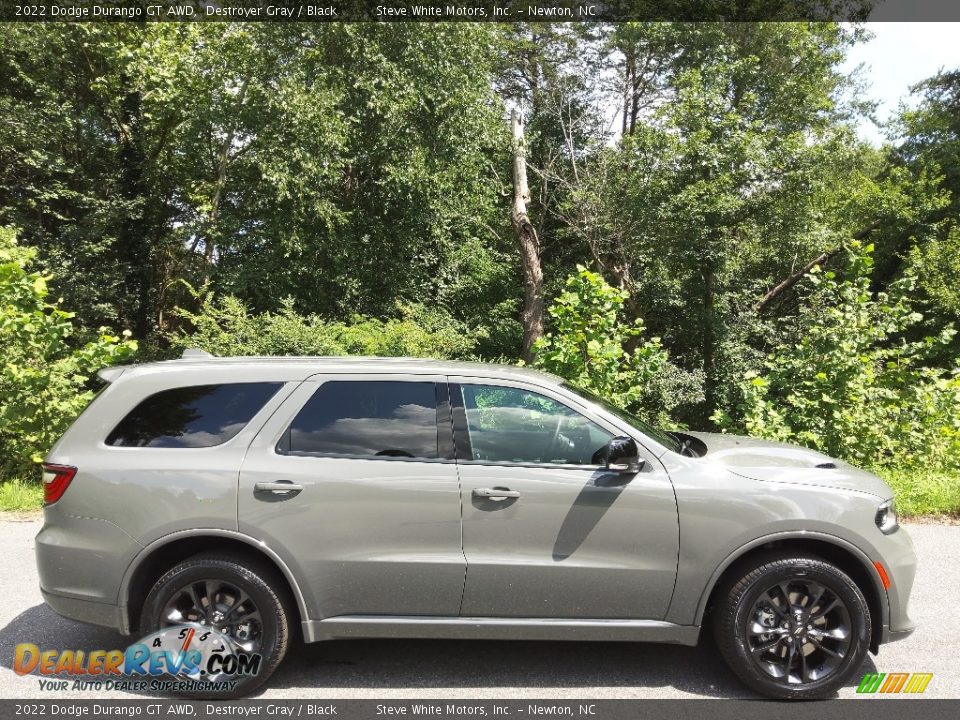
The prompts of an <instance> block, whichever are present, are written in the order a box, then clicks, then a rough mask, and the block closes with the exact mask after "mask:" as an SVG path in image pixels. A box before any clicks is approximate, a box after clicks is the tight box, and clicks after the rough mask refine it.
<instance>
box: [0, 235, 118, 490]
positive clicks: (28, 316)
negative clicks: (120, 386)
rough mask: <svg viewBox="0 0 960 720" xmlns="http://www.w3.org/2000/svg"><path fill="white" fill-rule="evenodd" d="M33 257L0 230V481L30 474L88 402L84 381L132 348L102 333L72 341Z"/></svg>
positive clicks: (69, 316)
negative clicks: (0, 354)
mask: <svg viewBox="0 0 960 720" xmlns="http://www.w3.org/2000/svg"><path fill="white" fill-rule="evenodd" d="M33 254H34V253H33V251H32V250H28V249H24V248H21V247H19V246H18V245H17V244H16V239H15V237H14V233H13V231H12V230H10V229H4V228H0V310H2V314H0V347H3V349H4V363H3V367H2V369H0V457H2V460H0V475H3V476H9V475H10V474H22V475H27V474H28V473H29V472H30V470H31V469H32V467H33V466H34V465H35V464H36V463H38V462H40V461H41V460H42V459H43V456H44V455H45V454H46V452H47V450H49V449H50V446H51V445H52V444H53V443H54V442H55V441H56V439H57V438H58V437H59V436H60V435H61V434H62V433H63V431H64V430H66V428H67V426H68V425H69V424H70V423H71V422H72V421H73V419H74V418H75V417H76V416H77V415H78V414H79V413H80V411H81V410H83V408H84V407H86V405H87V403H89V402H90V400H91V398H92V397H93V391H92V390H91V389H90V385H89V380H90V378H91V376H92V375H93V373H95V372H96V371H97V370H99V369H100V368H102V367H103V366H105V365H110V364H113V363H117V362H121V361H123V360H126V359H128V358H129V357H131V356H132V354H133V352H134V351H135V350H136V348H137V344H136V342H135V341H133V340H128V339H126V338H127V336H129V334H130V333H129V332H125V333H124V334H123V338H121V337H117V336H115V335H111V334H110V332H109V331H108V330H107V329H106V328H100V330H99V331H98V334H97V337H96V338H95V339H93V340H90V341H89V342H86V343H82V342H77V338H75V337H74V333H75V328H74V322H73V317H74V316H73V313H70V312H67V311H65V310H63V309H61V307H60V301H57V302H53V303H51V302H49V301H48V300H47V295H48V289H47V285H48V282H49V281H50V278H49V276H46V275H42V274H41V273H38V272H31V271H30V270H29V269H28V268H29V265H30V263H31V261H32V260H33Z"/></svg>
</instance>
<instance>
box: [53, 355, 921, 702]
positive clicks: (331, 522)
mask: <svg viewBox="0 0 960 720" xmlns="http://www.w3.org/2000/svg"><path fill="white" fill-rule="evenodd" d="M100 375H101V377H102V378H103V379H104V380H105V381H107V383H108V385H107V386H106V387H105V389H104V390H103V391H102V392H101V393H100V394H99V395H98V396H97V398H96V399H95V400H94V402H93V403H92V404H91V405H90V406H89V407H88V408H87V409H86V411H85V412H84V413H83V414H82V415H81V417H80V418H79V419H78V420H77V421H76V422H75V423H74V425H73V426H72V427H71V428H70V430H69V431H67V433H66V434H65V435H64V437H63V438H62V439H61V440H60V441H59V442H58V443H57V445H56V446H55V447H54V448H53V449H52V450H51V452H50V455H49V456H48V458H47V461H46V463H45V465H44V482H45V491H46V506H45V509H44V525H43V529H42V530H41V531H40V533H39V535H38V536H37V541H36V548H37V563H38V566H39V571H40V584H41V588H42V591H43V595H44V598H45V599H46V602H47V603H48V604H49V605H50V606H51V607H52V608H53V609H54V610H56V611H57V612H58V613H60V614H61V615H64V616H66V617H69V618H74V619H76V620H82V621H85V622H90V623H96V624H100V625H107V626H111V627H116V628H118V629H119V630H120V631H121V632H122V633H124V634H134V633H136V634H140V635H143V634H146V633H148V632H153V631H156V630H159V629H162V628H164V627H168V626H176V625H183V624H186V625H193V626H195V627H215V628H216V629H218V630H219V631H220V632H222V633H223V634H225V635H227V636H229V637H230V638H232V639H233V640H234V641H235V642H236V643H237V644H238V645H239V646H240V647H242V648H244V649H245V650H247V651H249V652H256V653H259V654H260V655H261V656H262V659H263V661H264V662H263V665H262V666H261V670H260V673H259V675H257V676H256V677H254V678H249V679H247V680H244V681H242V682H241V683H240V685H239V686H238V687H237V688H236V690H235V692H234V693H233V694H234V695H243V694H246V693H249V692H251V691H253V690H254V688H255V687H257V686H258V685H259V684H261V683H262V682H263V681H265V680H266V679H267V678H268V677H269V676H270V674H271V673H272V672H273V671H274V670H275V669H276V667H277V666H278V664H279V663H280V662H281V660H282V659H283V656H284V653H285V651H286V648H287V646H288V644H289V642H290V641H291V640H292V639H293V638H294V637H295V636H296V637H300V636H302V638H303V640H305V641H306V642H314V641H320V640H326V639H332V638H366V637H391V638H455V639H471V638H482V639H542V640H619V641H651V642H666V643H680V644H683V645H696V644H697V643H698V640H699V638H700V635H701V627H702V626H703V624H704V622H705V620H706V619H707V618H708V617H709V618H710V620H711V623H710V625H711V626H712V628H713V631H714V633H715V639H716V642H717V643H718V645H719V648H720V650H721V652H722V654H723V656H724V658H725V659H726V661H727V663H728V664H729V665H730V667H731V668H732V670H733V671H734V672H735V673H736V674H737V676H739V677H740V679H741V680H742V681H743V682H745V683H746V684H747V685H748V686H749V687H751V688H753V689H754V690H755V691H756V692H758V693H760V694H762V695H765V696H768V697H775V698H797V699H800V698H812V697H822V696H825V695H829V694H830V693H832V692H834V691H835V690H836V689H837V688H839V687H840V686H841V685H843V684H844V683H846V682H848V681H849V680H850V679H851V677H852V676H853V675H854V673H856V672H857V670H859V669H860V666H861V664H862V663H863V661H864V658H865V656H866V653H867V650H868V649H872V650H873V651H874V652H876V651H877V649H878V646H879V645H880V644H881V643H885V642H889V641H892V640H897V639H900V638H903V637H905V636H906V635H908V634H909V633H910V632H912V630H913V623H912V622H911V620H910V618H909V617H908V615H907V599H908V596H909V594H910V588H911V585H912V583H913V577H914V567H915V557H914V552H913V546H912V543H911V540H910V538H909V536H908V535H907V533H906V532H905V531H904V530H903V529H901V528H899V526H898V523H897V518H896V514H895V510H894V506H893V494H892V492H891V491H890V489H889V488H888V487H887V486H886V485H885V484H884V483H883V482H882V481H880V480H879V479H877V478H876V477H874V476H873V475H870V474H868V473H866V472H863V471H861V470H858V469H856V468H854V467H851V466H850V465H847V464H845V463H843V462H841V461H838V460H832V459H830V458H828V457H826V456H824V455H821V454H819V453H817V452H813V451H811V450H806V449H802V448H797V447H792V446H789V445H783V444H778V443H772V442H764V441H759V440H752V439H749V438H742V437H732V436H729V435H715V434H706V433H692V432H691V433H677V432H673V433H667V432H662V431H660V430H658V429H655V428H653V427H650V426H648V425H647V424H645V423H643V422H642V421H640V420H638V419H637V418H634V417H632V416H631V415H629V414H628V413H625V412H624V411H622V410H620V409H618V408H616V407H614V406H612V405H609V404H607V403H606V402H605V401H604V400H602V399H600V398H597V397H593V396H592V395H590V394H588V393H586V392H583V391H582V390H579V389H577V388H575V387H572V386H571V385H569V384H567V383H565V382H564V381H563V380H561V379H560V378H557V377H554V376H551V375H547V374H544V373H540V372H536V371H533V370H530V369H526V368H517V367H508V366H500V365H486V364H478V363H459V362H437V361H425V360H416V359H402V358H241V357H238V358H213V357H210V356H209V355H206V354H205V353H201V352H199V351H187V352H186V353H185V354H184V358H182V359H180V360H174V361H168V362H158V363H150V364H144V365H134V366H127V367H114V368H109V369H106V370H103V371H101V373H100Z"/></svg>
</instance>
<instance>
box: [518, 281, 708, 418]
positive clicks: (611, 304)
mask: <svg viewBox="0 0 960 720" xmlns="http://www.w3.org/2000/svg"><path fill="white" fill-rule="evenodd" d="M628 297H629V295H628V293H627V292H626V291H624V290H618V289H617V288H615V287H612V286H611V285H609V284H608V283H607V282H606V281H605V280H604V279H603V277H602V276H601V275H599V274H598V273H595V272H591V271H590V270H587V269H586V268H584V267H583V266H580V265H578V266H577V273H576V274H575V275H571V276H570V277H569V278H568V279H567V283H566V290H564V291H563V292H562V293H561V294H560V295H559V297H557V298H556V300H554V301H553V303H552V304H551V306H550V308H549V309H548V311H547V312H548V315H549V317H550V320H551V324H552V330H551V332H548V333H547V334H546V335H545V336H544V337H542V338H541V339H540V340H539V341H538V342H537V345H536V347H535V352H536V362H535V364H536V366H537V367H539V368H541V369H544V370H547V371H549V372H552V373H556V374H557V375H560V376H561V377H563V378H566V379H567V380H569V381H570V382H572V383H574V384H576V385H579V386H580V387H583V388H585V389H587V390H590V391H592V392H595V393H596V394H598V395H601V396H602V397H604V398H606V399H607V400H609V401H610V402H612V403H614V404H616V405H619V406H620V407H623V408H626V409H628V410H631V411H633V412H636V413H637V414H638V415H640V416H641V417H644V418H645V419H648V420H650V421H651V422H656V423H661V424H662V423H667V422H669V414H670V412H671V411H672V410H673V409H674V408H676V407H677V406H678V405H680V404H681V403H690V404H692V403H696V402H699V401H700V400H701V399H702V390H701V388H702V382H703V378H702V376H701V375H699V374H695V373H688V372H684V371H683V370H681V369H680V368H678V367H677V366H676V365H674V364H673V363H672V362H670V359H669V356H668V354H667V352H666V350H664V349H663V346H662V345H661V344H660V339H659V338H650V339H647V340H642V339H641V338H642V336H643V332H644V324H643V320H642V319H639V318H638V319H636V320H635V321H634V322H632V323H630V322H626V321H624V320H622V319H621V314H622V311H623V305H624V302H625V301H626V300H627V298H628Z"/></svg>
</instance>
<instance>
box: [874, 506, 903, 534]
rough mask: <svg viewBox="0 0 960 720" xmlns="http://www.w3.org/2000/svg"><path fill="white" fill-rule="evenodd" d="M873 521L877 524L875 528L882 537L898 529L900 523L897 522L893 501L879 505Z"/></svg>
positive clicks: (895, 507)
mask: <svg viewBox="0 0 960 720" xmlns="http://www.w3.org/2000/svg"><path fill="white" fill-rule="evenodd" d="M874 520H875V521H876V523H877V527H878V528H880V532H882V533H883V534H884V535H889V534H890V533H892V532H894V531H895V530H896V529H897V528H898V527H900V523H899V522H898V521H897V506H896V503H895V502H894V501H893V500H887V501H886V502H883V503H880V507H878V508H877V514H876V516H875V517H874Z"/></svg>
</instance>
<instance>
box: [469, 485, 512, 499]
mask: <svg viewBox="0 0 960 720" xmlns="http://www.w3.org/2000/svg"><path fill="white" fill-rule="evenodd" d="M473 496H474V497H475V498H486V499H487V500H506V499H507V498H518V497H520V493H519V492H518V491H517V490H508V489H507V488H474V489H473Z"/></svg>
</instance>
